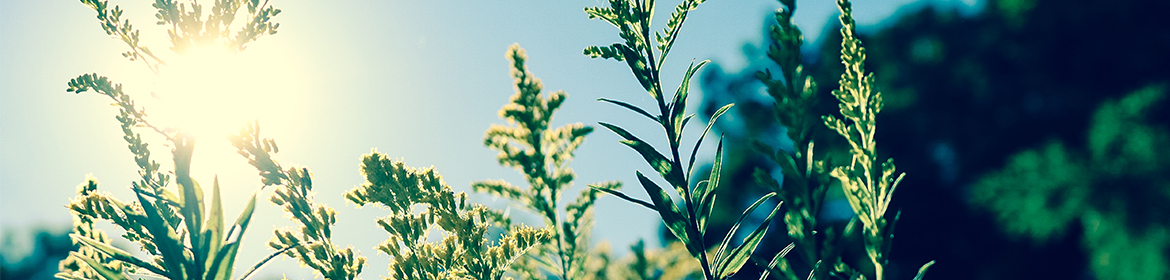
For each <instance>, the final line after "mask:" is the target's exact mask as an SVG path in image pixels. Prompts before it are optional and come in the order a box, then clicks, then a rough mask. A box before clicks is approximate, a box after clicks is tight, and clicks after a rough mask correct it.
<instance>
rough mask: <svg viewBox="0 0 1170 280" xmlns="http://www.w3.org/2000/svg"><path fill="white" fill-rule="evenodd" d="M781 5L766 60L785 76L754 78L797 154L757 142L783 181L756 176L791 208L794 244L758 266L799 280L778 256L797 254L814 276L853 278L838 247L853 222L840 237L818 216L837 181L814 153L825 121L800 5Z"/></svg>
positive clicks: (788, 220)
mask: <svg viewBox="0 0 1170 280" xmlns="http://www.w3.org/2000/svg"><path fill="white" fill-rule="evenodd" d="M780 2H781V4H783V7H782V8H781V9H778V10H776V12H775V17H776V23H775V25H772V26H771V27H770V31H769V35H770V37H771V38H772V45H770V46H769V49H768V57H769V58H770V59H771V60H772V61H773V62H774V63H776V64H777V65H778V66H779V67H780V75H781V76H779V77H776V76H774V75H773V74H772V72H771V71H770V70H765V71H760V72H757V73H756V78H757V79H759V80H760V81H761V82H763V84H764V86H765V87H766V88H767V92H768V94H769V95H770V96H771V97H772V99H773V100H774V102H773V103H772V104H773V110H772V112H773V113H774V115H773V117H774V119H775V120H776V123H777V124H779V125H782V126H784V127H786V128H787V131H788V138H790V139H792V142H793V144H794V149H793V152H792V153H791V154H789V153H787V152H785V151H782V150H778V149H776V148H774V147H772V146H770V145H768V144H766V143H764V142H763V141H758V140H757V141H754V142H753V144H754V145H755V148H756V149H757V150H758V151H759V152H760V153H761V154H763V155H764V156H765V157H767V158H768V159H770V160H771V161H772V162H774V163H776V164H777V165H778V166H779V167H780V170H781V173H782V174H783V175H784V177H783V178H784V179H783V181H782V182H778V181H777V180H776V179H775V178H773V177H772V175H771V174H770V172H768V171H766V170H764V169H762V168H758V167H757V168H756V170H755V171H754V173H753V177H755V180H756V182H758V183H759V184H760V185H763V186H767V187H769V188H771V189H772V190H773V191H775V192H776V193H778V194H779V196H780V198H781V200H783V201H784V202H786V203H787V204H788V206H789V207H787V208H786V209H785V211H784V223H785V225H786V226H787V228H788V237H789V238H790V239H791V240H792V242H793V243H792V245H790V247H788V248H786V249H785V250H783V251H781V253H780V254H777V257H774V258H773V260H772V261H771V262H770V263H768V264H766V265H765V264H763V263H760V261H757V262H758V264H759V265H761V266H763V267H766V268H768V270H766V271H765V274H766V275H767V274H771V272H772V271H776V274H778V275H782V276H783V279H789V280H794V279H799V278H798V276H797V274H796V271H795V269H794V267H793V266H792V265H791V264H790V263H789V261H788V260H787V259H785V258H781V257H779V256H780V255H782V254H785V253H787V252H788V250H792V249H795V250H796V252H797V256H800V257H801V258H803V260H804V261H805V263H807V264H809V265H810V267H812V268H813V269H812V270H813V271H811V272H810V273H809V274H810V276H811V277H813V278H820V279H823V278H828V277H829V276H830V273H833V274H835V275H841V276H845V277H848V276H850V275H852V274H854V273H853V272H852V269H848V267H845V266H844V264H842V263H841V260H840V254H841V251H842V250H843V249H844V248H843V247H844V246H843V244H839V243H840V242H841V237H842V236H848V235H851V234H852V233H853V232H854V231H855V228H856V226H855V223H849V224H848V225H846V227H845V228H844V230H843V232H840V233H839V232H838V231H840V230H839V229H838V228H835V227H832V226H825V225H822V224H820V223H818V220H817V217H819V216H820V213H821V211H822V210H823V208H824V205H825V195H826V194H827V193H828V191H829V190H830V188H831V187H832V183H833V180H832V178H830V177H829V170H828V164H829V163H827V162H828V161H829V160H828V158H827V157H826V156H825V155H823V154H821V155H819V156H818V155H817V154H815V153H814V152H815V147H816V145H815V144H816V143H815V141H814V138H815V135H816V134H817V133H818V132H820V131H821V128H822V127H821V126H820V121H821V120H820V117H821V116H819V115H817V113H816V112H814V111H813V108H815V107H816V104H817V102H818V98H817V95H816V93H817V83H816V81H814V80H813V78H812V77H810V76H808V75H807V74H805V73H804V67H803V65H801V61H802V60H803V59H802V55H801V50H800V47H801V46H802V44H803V41H804V40H803V37H802V35H801V31H800V29H799V28H798V27H797V26H796V25H795V24H793V22H792V16H793V14H794V12H795V11H796V2H795V1H794V0H782V1H780ZM781 186H783V187H781Z"/></svg>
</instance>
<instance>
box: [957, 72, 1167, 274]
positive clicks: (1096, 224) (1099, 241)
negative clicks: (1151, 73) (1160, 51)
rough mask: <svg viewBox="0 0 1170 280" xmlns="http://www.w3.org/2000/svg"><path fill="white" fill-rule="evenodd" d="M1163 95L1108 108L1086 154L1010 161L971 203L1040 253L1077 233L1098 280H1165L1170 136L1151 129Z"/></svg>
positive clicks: (1041, 152)
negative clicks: (1073, 229) (1037, 244)
mask: <svg viewBox="0 0 1170 280" xmlns="http://www.w3.org/2000/svg"><path fill="white" fill-rule="evenodd" d="M1165 95H1166V88H1165V86H1161V85H1159V86H1150V87H1146V88H1144V89H1141V90H1138V91H1136V92H1134V93H1133V94H1130V95H1129V96H1126V97H1125V98H1122V99H1120V100H1115V101H1114V100H1111V101H1107V102H1105V103H1104V104H1102V105H1101V106H1100V107H1099V109H1097V112H1096V114H1094V115H1093V122H1092V125H1091V126H1090V129H1089V134H1088V140H1087V141H1086V142H1087V148H1086V149H1069V148H1067V147H1066V146H1065V145H1064V144H1062V143H1061V142H1050V143H1049V144H1047V145H1045V146H1044V147H1043V148H1041V149H1038V150H1037V149H1033V150H1027V151H1023V152H1021V153H1019V154H1016V155H1015V156H1013V157H1012V158H1011V159H1009V160H1008V162H1007V165H1006V166H1005V167H1004V169H1002V170H999V171H995V172H992V173H989V174H987V175H986V176H984V177H983V178H982V179H980V180H979V181H978V182H977V183H976V184H975V189H974V192H973V195H974V197H973V198H974V201H975V202H976V203H977V204H979V205H981V206H983V207H987V208H989V209H991V210H993V212H994V213H995V214H996V217H997V220H998V221H999V223H1000V224H1001V225H1002V227H1003V228H1004V230H1005V231H1007V232H1008V233H1011V234H1014V235H1017V236H1023V237H1027V238H1029V239H1032V240H1035V241H1038V242H1040V243H1044V242H1048V241H1050V240H1053V239H1059V238H1062V237H1063V235H1065V234H1066V232H1069V231H1071V230H1070V228H1071V227H1075V226H1076V225H1077V224H1078V223H1079V224H1080V226H1082V227H1083V232H1084V235H1083V236H1082V240H1081V242H1082V244H1083V246H1084V248H1085V250H1086V251H1087V252H1088V253H1089V264H1090V267H1091V268H1092V271H1093V272H1094V274H1095V275H1096V276H1097V277H1098V278H1099V279H1108V280H1128V279H1166V277H1168V276H1170V271H1167V269H1166V267H1167V266H1166V265H1167V264H1170V253H1168V252H1170V238H1167V235H1166V233H1167V230H1168V228H1170V222H1167V221H1168V219H1167V216H1166V214H1165V213H1170V207H1167V205H1166V204H1165V203H1161V202H1162V201H1165V200H1166V199H1170V192H1167V191H1166V190H1167V189H1170V177H1168V176H1167V174H1170V169H1168V168H1167V166H1170V165H1168V164H1170V160H1168V159H1170V148H1167V147H1170V130H1168V129H1167V128H1166V127H1165V126H1159V125H1152V124H1150V122H1149V120H1148V119H1147V116H1148V115H1149V112H1151V111H1152V110H1154V109H1155V108H1156V107H1160V106H1159V104H1164V103H1166V102H1164V101H1162V100H1163V99H1165Z"/></svg>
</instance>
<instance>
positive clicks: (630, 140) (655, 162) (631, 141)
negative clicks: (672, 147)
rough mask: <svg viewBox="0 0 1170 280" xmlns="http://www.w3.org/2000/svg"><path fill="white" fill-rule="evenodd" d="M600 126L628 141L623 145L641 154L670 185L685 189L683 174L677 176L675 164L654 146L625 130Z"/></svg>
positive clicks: (602, 123) (607, 125) (609, 125)
mask: <svg viewBox="0 0 1170 280" xmlns="http://www.w3.org/2000/svg"><path fill="white" fill-rule="evenodd" d="M598 124H600V125H601V126H604V127H605V128H608V129H609V130H610V131H613V132H614V133H617V135H618V136H621V137H622V138H624V139H626V140H622V144H626V146H630V148H633V149H634V150H635V151H638V154H641V155H642V158H644V159H646V163H649V164H650V167H653V168H654V170H655V171H658V174H659V175H662V178H666V180H667V181H668V182H670V184H671V185H672V186H674V187H675V188H676V189H679V188H682V187H683V183H684V182H683V178H682V176H681V173H680V174H675V171H674V170H673V167H672V166H673V164H672V163H671V162H670V160H668V159H666V156H663V155H662V154H661V153H659V152H658V150H656V149H654V147H653V146H650V144H649V143H646V142H645V141H642V139H638V137H636V136H634V135H633V134H631V133H630V132H628V131H626V130H625V129H622V128H621V127H618V126H615V125H612V124H608V123H604V122H599V123H598Z"/></svg>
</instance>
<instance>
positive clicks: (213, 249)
mask: <svg viewBox="0 0 1170 280" xmlns="http://www.w3.org/2000/svg"><path fill="white" fill-rule="evenodd" d="M203 226H204V227H205V228H206V229H205V230H204V232H203V239H204V240H207V242H205V243H204V244H205V245H206V247H204V248H201V250H202V251H203V252H204V254H203V256H204V258H203V259H204V260H206V262H207V263H206V264H204V266H203V267H211V263H212V261H213V260H212V259H213V258H212V257H213V256H215V255H216V253H218V251H219V248H220V247H221V246H223V205H222V202H221V201H220V192H219V177H218V176H217V177H215V179H214V181H212V184H211V208H210V209H208V213H207V221H206V222H204V223H203Z"/></svg>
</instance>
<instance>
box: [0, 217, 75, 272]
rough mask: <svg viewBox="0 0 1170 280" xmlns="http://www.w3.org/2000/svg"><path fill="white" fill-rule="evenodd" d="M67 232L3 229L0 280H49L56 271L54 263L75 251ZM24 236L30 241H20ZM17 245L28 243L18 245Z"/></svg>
mask: <svg viewBox="0 0 1170 280" xmlns="http://www.w3.org/2000/svg"><path fill="white" fill-rule="evenodd" d="M70 229H71V228H70V227H68V226H60V227H51V228H40V227H38V228H26V229H12V228H7V229H5V231H6V233H5V234H4V236H5V237H4V240H0V279H5V280H22V279H52V278H53V273H56V272H57V262H59V261H61V260H63V259H65V257H66V256H68V255H69V251H73V249H75V246H74V245H73V241H72V240H70V239H69V230H70ZM18 231H27V232H23V233H18ZM25 234H27V235H28V236H27V237H32V239H31V240H22V239H23V237H26V235H25ZM30 241H31V242H30ZM18 242H28V243H29V244H27V245H19V244H18ZM22 248H26V249H27V250H21V249H22Z"/></svg>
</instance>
